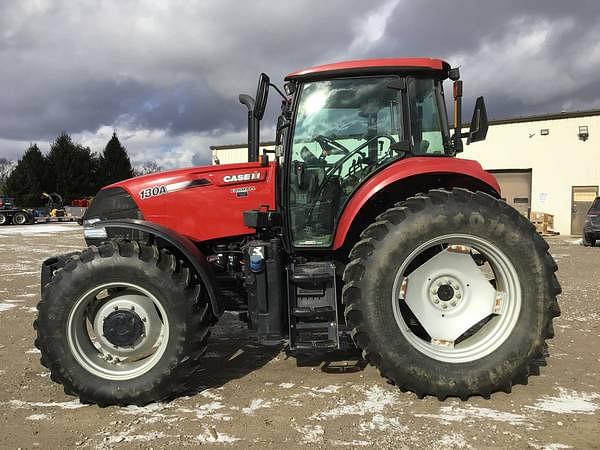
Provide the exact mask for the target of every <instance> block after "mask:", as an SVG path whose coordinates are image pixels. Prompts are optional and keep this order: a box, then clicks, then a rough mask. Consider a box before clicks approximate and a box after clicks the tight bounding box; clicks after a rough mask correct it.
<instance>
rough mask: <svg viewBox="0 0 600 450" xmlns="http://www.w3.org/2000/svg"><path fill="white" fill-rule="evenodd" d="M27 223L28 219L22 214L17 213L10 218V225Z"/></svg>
mask: <svg viewBox="0 0 600 450" xmlns="http://www.w3.org/2000/svg"><path fill="white" fill-rule="evenodd" d="M28 222H29V217H28V216H27V214H25V213H24V212H18V213H16V214H15V215H14V216H13V218H12V223H13V224H15V225H25V224H26V223H28Z"/></svg>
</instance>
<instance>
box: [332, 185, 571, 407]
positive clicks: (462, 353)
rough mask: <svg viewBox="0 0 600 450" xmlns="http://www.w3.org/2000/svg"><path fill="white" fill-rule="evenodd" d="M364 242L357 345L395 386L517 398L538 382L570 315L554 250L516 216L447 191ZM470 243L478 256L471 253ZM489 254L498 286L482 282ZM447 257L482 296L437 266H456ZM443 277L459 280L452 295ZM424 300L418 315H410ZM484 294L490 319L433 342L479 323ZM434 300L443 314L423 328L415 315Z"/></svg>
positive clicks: (347, 300)
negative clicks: (563, 304)
mask: <svg viewBox="0 0 600 450" xmlns="http://www.w3.org/2000/svg"><path fill="white" fill-rule="evenodd" d="M361 238H362V240H360V241H359V242H358V243H357V244H356V245H355V246H354V248H353V249H352V251H351V253H350V260H351V262H350V263H349V264H348V265H347V266H346V269H345V272H344V282H345V285H344V289H343V291H342V299H343V303H344V304H345V305H346V306H345V317H346V322H347V323H348V324H349V325H350V326H351V328H352V330H353V331H352V335H353V338H354V341H355V343H356V345H357V346H358V347H359V348H360V349H362V350H363V356H364V357H365V358H366V359H367V360H368V361H369V362H370V363H372V364H374V365H375V366H377V367H378V368H379V370H380V372H381V374H382V375H383V376H384V377H386V378H388V379H389V380H391V381H392V382H393V383H395V384H396V385H398V386H399V387H400V388H401V389H402V390H409V391H413V392H415V393H416V394H417V396H418V397H423V396H425V395H433V396H436V397H438V398H439V399H440V400H443V399H445V398H446V397H449V396H454V397H460V398H461V399H467V398H468V397H469V396H472V395H482V396H484V397H486V398H487V397H489V396H490V395H491V394H492V393H493V392H496V391H505V392H510V390H511V388H512V386H513V385H514V384H527V378H528V376H529V375H537V374H539V366H542V365H545V356H546V353H545V352H546V346H545V339H549V338H552V337H553V336H554V330H553V327H552V319H553V318H554V317H557V316H559V315H560V309H559V307H558V303H557V301H556V295H557V294H559V293H560V292H561V289H560V285H559V283H558V281H557V279H556V277H555V275H554V272H555V271H556V270H557V266H556V264H555V262H554V260H553V259H552V257H551V256H550V255H549V254H548V244H547V243H546V242H545V241H544V240H543V238H541V237H540V236H539V235H538V234H537V233H536V231H535V229H534V227H533V226H532V225H531V223H530V222H529V221H527V220H526V219H525V218H524V217H523V216H522V215H521V214H519V213H518V212H517V211H516V210H514V209H513V208H511V207H510V206H508V205H507V204H506V203H505V202H502V201H500V200H498V199H496V198H494V197H492V196H490V195H487V194H484V193H481V192H477V193H473V192H471V191H468V190H465V189H454V190H452V191H451V192H449V191H445V190H437V189H436V190H431V191H429V192H428V193H427V194H425V195H419V196H417V197H412V198H409V199H407V200H406V201H404V202H401V203H399V204H398V205H397V206H396V207H394V208H391V209H389V210H387V211H386V212H384V213H383V214H381V215H380V216H379V217H377V219H376V222H375V223H373V224H372V225H370V226H369V227H368V228H367V229H366V230H365V231H364V232H363V233H362V235H361ZM461 239H463V240H464V241H465V243H466V244H468V247H461V246H460V245H462V244H461V241H460V240H461ZM442 242H448V243H447V244H443V243H442ZM427 243H433V244H432V245H431V246H430V247H426V245H427ZM455 244H456V245H455ZM459 244H460V245H459ZM424 246H425V247H424ZM421 248H422V249H423V251H422V253H418V251H419V249H421ZM464 248H466V249H467V250H466V251H465V250H464ZM461 249H463V250H461ZM415 252H416V253H415ZM478 252H480V253H478ZM450 253H452V254H453V255H454V254H462V256H453V255H450ZM473 255H475V256H473ZM482 255H483V256H484V257H486V258H487V261H488V262H489V267H491V268H492V269H493V270H492V274H493V276H495V278H492V279H493V281H490V279H489V278H487V279H483V280H479V279H478V278H479V277H480V276H481V277H483V275H482V270H481V269H479V266H481V264H479V261H478V258H479V260H481V257H482ZM470 256H471V257H472V258H470ZM438 257H439V258H446V257H450V258H459V259H457V260H456V261H466V263H465V264H467V265H468V264H470V265H471V266H473V267H474V268H475V269H473V270H474V271H473V272H469V273H470V275H471V276H472V278H476V280H475V281H471V287H469V277H466V280H461V279H460V278H461V276H460V269H458V268H457V267H455V266H453V265H452V264H450V265H448V264H443V263H441V265H440V266H438V267H435V261H442V262H443V261H447V260H444V259H436V258H438ZM460 258H463V259H460ZM486 258H483V259H484V260H485V259H486ZM471 259H472V261H471ZM451 261H454V260H451ZM409 263H410V264H409ZM413 263H414V265H411V264H413ZM438 264H440V263H438ZM461 264H462V262H461ZM405 266H407V267H405ZM449 266H450V267H449ZM476 266H477V267H476ZM423 267H433V271H432V272H431V273H432V275H431V277H429V278H427V275H424V277H425V278H419V277H418V276H417V275H414V274H417V273H419V271H422V268H423ZM465 267H467V266H465ZM469 267H470V266H469ZM481 267H482V268H483V267H484V266H481ZM511 267H512V269H511ZM455 269H456V270H455ZM457 273H458V275H456V274H457ZM455 275H456V277H458V278H457V279H456V282H455V278H453V277H454V276H455ZM484 278H485V277H484ZM440 279H441V280H442V283H448V287H445V288H443V289H445V291H444V292H442V290H439V286H440V284H439V283H438V284H437V285H436V284H434V283H436V280H440ZM398 280H400V281H402V280H405V281H406V283H405V281H402V284H401V285H399V281H398ZM415 280H424V281H423V282H422V284H419V282H417V281H415ZM427 280H432V281H431V282H429V281H427ZM411 282H412V283H413V284H411ZM476 282H477V283H479V284H477V286H478V287H476ZM415 283H416V284H415ZM429 283H431V284H429ZM488 283H489V284H488ZM459 284H460V285H461V286H462V287H459ZM452 286H454V288H453V289H450V287H452ZM479 286H481V287H479ZM402 289H404V291H403V290H402ZM469 289H470V290H469ZM477 289H479V290H477ZM496 289H497V291H496ZM436 290H437V291H436ZM501 291H502V292H501ZM461 294H462V295H461ZM413 296H416V297H417V298H416V302H413V303H412V305H416V306H412V307H411V306H410V305H411V301H412V297H413ZM452 296H454V297H452ZM480 297H481V298H480ZM484 297H485V298H486V299H487V298H489V299H490V300H491V303H490V304H491V305H492V308H491V310H490V311H489V312H485V314H489V316H487V317H486V318H485V319H483V320H480V321H479V322H477V323H475V325H473V326H472V327H471V328H468V329H467V330H465V331H464V332H463V334H461V335H460V336H459V337H458V338H457V339H456V340H442V339H434V336H432V335H433V333H434V332H439V333H440V334H441V335H444V333H448V331H447V330H448V329H449V328H450V327H449V325H448V324H449V323H459V324H460V323H461V320H462V319H461V317H465V318H466V319H467V320H468V319H473V318H474V319H475V320H479V316H474V317H471V316H470V315H469V314H471V315H472V310H473V308H475V309H476V308H479V306H478V305H480V304H481V301H483V298H484ZM461 298H463V300H462V302H463V303H461V300H460V299H461ZM495 298H496V299H498V298H501V301H500V303H498V301H495V300H494V299H495ZM423 302H425V303H428V304H430V306H429V309H425V311H428V312H432V311H437V313H436V314H437V316H436V315H435V314H429V315H427V314H423V312H422V311H421V312H420V313H419V314H421V317H422V318H423V320H422V321H420V320H419V319H418V317H417V313H415V312H414V311H417V310H418V309H419V308H421V307H422V304H423ZM452 302H454V303H452ZM456 302H458V305H457V304H456ZM434 303H435V304H434ZM451 303H452V305H454V306H451ZM442 304H444V308H446V307H447V308H448V310H446V309H441V306H442ZM463 305H464V307H463ZM494 305H495V306H494ZM498 305H500V307H499V308H498V309H497V310H496V309H494V308H496V307H498ZM407 308H408V309H407ZM411 308H414V311H413V310H411ZM436 308H438V309H436ZM409 310H410V311H409ZM451 310H452V311H451ZM486 311H487V310H486ZM455 313H456V314H455ZM452 314H455V315H456V317H458V318H459V320H458V322H449V321H452V320H455V319H454V318H452ZM461 314H462V316H461ZM432 316H435V317H432ZM504 317H506V318H507V319H506V320H505V319H504ZM438 323H439V325H438ZM432 330H433V331H432ZM452 339H454V338H452Z"/></svg>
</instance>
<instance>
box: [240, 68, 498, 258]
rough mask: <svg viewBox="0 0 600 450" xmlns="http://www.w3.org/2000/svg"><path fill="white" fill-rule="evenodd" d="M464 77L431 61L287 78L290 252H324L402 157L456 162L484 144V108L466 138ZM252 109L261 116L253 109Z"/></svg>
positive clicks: (285, 194)
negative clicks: (358, 201)
mask: <svg viewBox="0 0 600 450" xmlns="http://www.w3.org/2000/svg"><path fill="white" fill-rule="evenodd" d="M447 78H451V79H452V80H454V89H453V91H454V101H455V105H454V107H455V116H454V117H455V123H454V134H453V135H452V134H451V132H450V127H449V125H448V118H447V113H446V101H445V98H444V90H443V81H444V80H445V79H447ZM458 78H459V72H458V69H450V66H449V65H448V64H447V63H445V62H443V61H440V60H436V59H429V58H404V59H379V60H366V61H349V62H343V63H336V64H329V65H325V66H318V67H313V68H310V69H306V70H302V71H298V72H294V73H292V74H290V75H288V76H287V77H286V79H285V80H286V84H285V89H284V90H285V95H284V94H283V93H282V92H281V91H280V90H279V89H277V92H278V93H279V94H280V95H281V96H282V97H283V101H282V112H281V115H280V116H279V118H278V121H277V131H276V135H277V139H276V145H277V147H278V150H277V151H276V152H277V154H278V155H281V156H282V157H281V159H280V163H282V164H281V165H282V166H283V171H284V173H282V178H283V180H284V181H283V183H282V184H281V185H280V186H281V188H282V192H281V195H280V198H281V201H282V206H283V207H284V208H282V209H285V210H286V211H287V216H286V218H285V219H287V220H286V223H287V225H288V226H287V229H288V232H289V240H290V245H291V246H292V247H296V248H323V247H325V248H327V247H330V246H331V245H332V243H333V240H334V235H335V231H336V225H337V224H336V220H337V219H338V218H339V216H340V213H341V211H342V209H343V207H344V205H345V204H346V203H347V202H348V200H349V199H350V197H351V196H352V195H353V194H354V192H355V191H356V190H357V189H358V188H359V186H361V184H362V183H363V182H364V181H365V180H366V179H368V178H369V177H370V176H371V175H373V174H374V173H375V172H377V171H379V170H381V169H383V168H385V167H387V166H389V165H391V164H393V163H395V162H398V161H400V160H402V159H405V158H412V157H438V158H439V157H452V156H454V155H455V154H456V153H457V152H460V151H462V137H468V141H467V142H468V143H470V142H475V141H478V140H483V139H485V136H486V133H487V127H488V124H487V116H486V110H485V104H484V102H483V98H482V97H480V98H479V99H478V100H477V104H476V110H475V113H474V116H473V117H474V119H473V123H472V124H471V129H470V131H469V133H466V134H464V135H463V133H462V131H461V123H460V122H461V97H462V81H459V80H458ZM270 86H272V87H275V86H274V85H273V84H271V83H270V80H269V78H268V77H267V76H266V75H265V74H262V75H261V77H260V79H259V85H258V89H257V94H256V102H255V103H254V102H251V103H248V99H250V97H249V96H240V101H241V102H242V103H244V104H246V106H248V110H249V128H248V129H249V136H248V137H249V141H248V149H249V161H255V160H257V159H258V134H257V133H258V129H259V127H258V125H257V123H258V121H259V120H260V119H261V118H262V117H263V114H264V108H265V105H266V101H267V95H268V92H269V87H270ZM253 108H254V109H253Z"/></svg>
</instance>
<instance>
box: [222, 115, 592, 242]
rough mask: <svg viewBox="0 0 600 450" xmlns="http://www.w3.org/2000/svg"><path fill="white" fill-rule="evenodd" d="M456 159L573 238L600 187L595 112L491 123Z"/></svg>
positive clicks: (227, 149) (226, 157) (230, 152)
mask: <svg viewBox="0 0 600 450" xmlns="http://www.w3.org/2000/svg"><path fill="white" fill-rule="evenodd" d="M260 148H261V151H262V148H267V149H273V142H265V143H264V144H261V147H260ZM211 149H212V151H213V160H218V161H219V163H220V164H229V163H236V162H244V161H247V150H246V146H245V145H244V144H241V145H216V146H212V147H211ZM459 157H460V158H468V159H474V160H477V161H479V162H480V163H481V165H482V166H483V167H484V169H486V170H489V171H491V172H493V173H494V175H495V176H496V177H497V179H498V182H499V183H500V187H501V188H502V197H503V198H505V199H506V201H507V202H509V203H510V204H511V205H513V206H514V207H516V208H517V209H519V210H520V211H522V212H523V213H524V214H527V213H528V212H529V211H536V212H544V213H548V214H552V215H554V230H555V231H558V232H559V233H561V234H563V235H570V234H572V235H578V234H581V230H582V228H583V221H584V218H585V214H586V212H587V210H588V209H589V206H590V205H591V202H592V201H593V200H594V198H595V197H596V196H597V195H598V189H599V185H600V110H591V111H578V112H570V113H569V112H565V113H559V114H545V115H539V116H528V117H518V118H513V119H503V120H495V121H491V122H490V128H489V131H488V134H487V139H486V140H485V141H483V142H477V143H475V144H473V145H469V146H465V147H464V152H463V153H462V154H460V155H459Z"/></svg>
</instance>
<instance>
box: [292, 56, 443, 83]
mask: <svg viewBox="0 0 600 450" xmlns="http://www.w3.org/2000/svg"><path fill="white" fill-rule="evenodd" d="M449 69H450V65H449V64H448V63H447V62H445V61H443V60H441V59H435V58H378V59H362V60H356V61H341V62H337V63H332V64H324V65H321V66H315V67H310V68H308V69H303V70H299V71H297V72H293V73H290V74H289V75H288V76H286V77H285V80H286V81H292V80H301V81H308V80H316V79H322V78H334V77H345V76H360V75H389V74H397V73H403V72H411V73H415V72H425V73H427V72H429V73H433V74H437V75H438V76H440V77H441V78H447V77H448V70H449Z"/></svg>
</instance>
